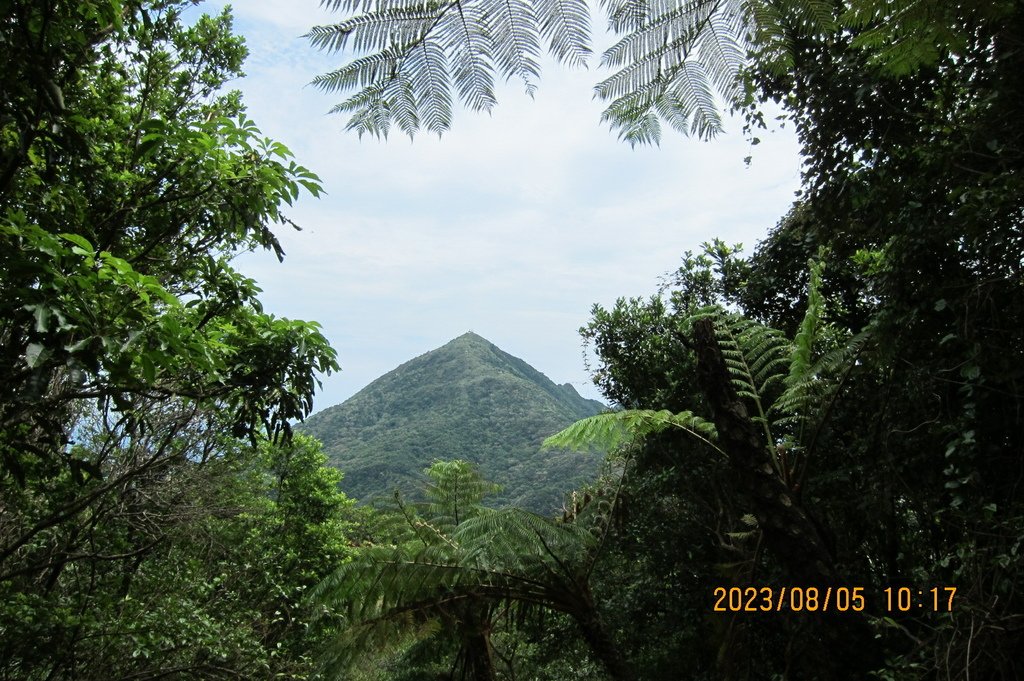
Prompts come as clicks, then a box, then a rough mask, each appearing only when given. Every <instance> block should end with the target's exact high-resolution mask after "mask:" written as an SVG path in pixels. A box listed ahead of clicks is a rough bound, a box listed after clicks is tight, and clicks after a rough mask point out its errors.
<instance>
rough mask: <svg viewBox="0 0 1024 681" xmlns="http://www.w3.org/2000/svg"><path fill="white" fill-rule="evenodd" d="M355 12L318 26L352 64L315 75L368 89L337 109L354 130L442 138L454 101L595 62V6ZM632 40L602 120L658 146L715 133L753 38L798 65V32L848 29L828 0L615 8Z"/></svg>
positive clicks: (484, 2)
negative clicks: (555, 68) (547, 58)
mask: <svg viewBox="0 0 1024 681" xmlns="http://www.w3.org/2000/svg"><path fill="white" fill-rule="evenodd" d="M321 4H323V5H324V6H326V7H328V8H330V9H332V10H335V11H339V12H342V13H344V14H345V18H343V19H342V20H341V21H339V22H337V23H335V24H331V25H327V26H316V27H314V28H312V29H311V30H310V31H309V33H308V34H307V35H306V37H307V38H308V39H309V40H310V42H311V43H312V44H313V45H314V46H315V47H317V48H319V49H322V50H324V51H327V52H339V53H344V54H345V56H346V57H347V58H348V59H349V61H348V62H347V63H346V64H345V65H343V66H341V67H340V68H338V69H336V70H335V71H332V72H330V73H328V74H325V75H323V76H319V77H317V78H316V79H314V80H313V84H314V85H316V86H317V87H319V88H321V89H323V90H326V91H329V92H335V91H338V92H350V91H355V93H354V95H353V96H351V97H350V98H349V99H348V100H346V101H345V102H343V103H342V104H340V105H338V106H336V107H335V108H334V109H333V111H335V112H343V113H348V114H350V115H351V117H350V120H349V125H348V127H349V128H350V129H354V130H356V131H357V132H359V133H360V134H362V133H364V132H368V133H371V134H373V135H377V136H386V135H387V133H388V131H389V130H390V128H391V126H392V125H397V126H398V127H399V129H401V130H402V131H403V132H405V133H407V134H409V135H412V134H414V133H416V132H417V131H419V130H421V129H423V130H427V131H428V132H432V133H437V134H439V135H440V134H441V133H443V132H444V131H445V130H447V129H448V128H449V127H450V126H451V121H452V112H453V104H454V103H455V100H456V99H457V100H458V101H461V102H462V103H463V104H465V105H466V106H467V107H469V108H470V109H473V110H476V111H489V110H490V109H491V108H492V107H493V106H494V104H495V103H496V98H495V93H494V82H495V77H496V76H497V77H500V78H503V79H505V80H510V79H513V80H519V81H521V82H522V83H523V84H524V87H525V89H526V91H527V92H528V93H532V92H533V90H534V88H535V87H536V84H537V80H538V79H539V77H540V59H541V56H542V54H543V52H545V51H546V52H548V53H549V54H551V55H552V56H553V57H554V58H555V59H557V60H558V61H560V62H564V63H567V64H569V65H571V66H586V64H587V60H588V58H589V57H590V54H591V48H590V20H591V14H590V12H591V9H590V7H589V6H588V4H587V2H586V1H585V0H535V1H534V0H440V1H438V0H324V1H323V2H322V3H321ZM600 4H601V7H602V9H603V10H604V12H605V14H606V15H607V18H608V25H609V28H610V29H611V30H612V32H613V33H615V34H616V35H617V36H619V40H618V41H617V42H616V43H615V44H614V45H612V46H611V47H610V48H608V49H607V50H606V51H605V52H604V54H603V55H602V57H601V64H602V65H603V66H607V67H609V68H611V69H612V70H613V73H612V75H611V76H609V77H608V78H606V79H604V80H603V81H601V82H600V83H598V84H597V86H596V87H595V91H596V93H597V95H598V97H600V98H601V99H603V100H605V101H607V102H608V106H607V108H606V109H605V111H604V113H603V115H602V119H603V120H604V121H607V122H608V123H610V125H611V126H612V128H613V129H615V130H616V131H618V133H619V135H620V137H621V138H623V139H625V140H626V141H628V142H630V143H631V144H635V143H637V142H641V143H650V142H654V143H657V142H658V141H659V140H660V139H661V126H662V123H667V124H668V125H669V126H670V127H671V128H673V129H675V130H677V131H679V132H682V133H683V134H693V135H697V136H699V137H704V138H707V137H711V136H713V135H715V134H716V133H718V132H719V131H720V130H721V129H722V118H721V110H722V108H723V107H729V106H731V105H733V104H735V103H736V102H737V101H738V99H739V96H740V86H739V73H740V71H741V69H742V68H743V67H744V66H745V64H746V59H747V55H748V52H750V51H751V48H752V44H751V40H753V42H754V44H756V45H757V54H758V57H759V58H760V59H764V60H766V61H768V62H769V63H770V64H774V65H777V66H778V67H779V68H785V67H786V66H787V65H788V64H789V63H790V61H787V60H790V56H789V54H790V50H789V46H788V44H787V42H786V40H787V38H786V37H785V36H786V31H785V30H784V27H785V26H792V25H794V24H796V25H799V26H802V27H803V29H804V30H806V31H816V30H826V29H831V28H834V26H835V24H836V19H835V17H834V16H833V12H834V10H833V8H832V6H831V3H829V2H826V1H825V0H783V1H782V2H779V0H658V1H657V2H652V1H650V0H602V1H601V3H600Z"/></svg>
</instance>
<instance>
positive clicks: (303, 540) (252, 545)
mask: <svg viewBox="0 0 1024 681" xmlns="http://www.w3.org/2000/svg"><path fill="white" fill-rule="evenodd" d="M190 4H192V3H189V2H174V1H164V0H160V1H156V2H144V3H139V2H121V1H119V0H87V1H85V2H76V3H64V2H50V1H43V2H39V1H37V0H32V1H21V0H11V1H6V2H3V3H2V4H0V7H2V9H0V45H2V49H0V62H2V69H0V242H2V248H0V603H2V605H0V642H2V643H0V676H2V677H3V678H10V679H62V678H69V679H70V678H74V679H122V678H123V679H129V678H131V679H150V678H189V679H193V678H229V677H230V678H240V677H241V678H269V677H272V676H277V675H279V676H280V677H283V678H292V677H303V676H306V675H307V674H308V673H309V672H310V671H311V670H312V668H313V654H312V651H313V648H314V647H315V644H316V641H315V639H312V638H310V637H309V636H307V635H306V633H305V621H304V619H303V616H302V615H301V614H299V612H298V604H299V602H300V600H301V597H302V593H303V591H304V590H305V589H306V588H307V587H309V586H311V585H312V584H314V583H316V581H318V580H319V578H320V576H322V575H323V574H325V573H326V572H327V571H328V570H329V569H330V568H332V567H333V566H334V565H336V564H337V562H338V561H339V560H341V559H343V557H344V556H345V553H346V547H345V540H344V536H345V534H344V523H343V520H342V518H343V515H344V514H346V513H348V511H347V510H346V509H347V507H348V502H347V500H346V499H345V498H344V496H343V495H341V494H340V493H339V492H338V491H337V481H338V477H339V476H338V475H337V473H335V472H334V471H333V470H331V469H328V468H325V465H324V464H325V462H324V457H323V455H322V454H321V453H320V452H319V448H318V445H317V444H316V443H314V442H312V441H308V440H305V439H302V440H295V441H291V442H289V434H290V427H289V422H290V421H292V420H294V419H297V418H301V417H302V416H304V415H305V414H306V413H308V412H309V410H310V408H311V405H312V396H313V391H314V388H315V387H316V384H317V379H316V377H315V374H314V372H315V371H322V372H323V371H331V370H333V369H336V368H337V365H336V363H335V356H334V352H333V350H332V349H331V348H330V347H329V346H328V345H327V342H326V340H325V339H324V338H323V336H322V335H321V334H320V333H319V330H318V327H317V325H316V324H314V323H307V322H301V321H292V320H287V319H278V318H275V317H273V316H271V315H269V314H266V313H264V312H263V310H262V308H261V306H260V303H259V300H258V298H257V294H258V293H259V289H258V288H257V286H256V284H255V282H253V281H252V280H250V279H248V278H246V277H244V276H242V275H241V274H239V273H238V272H236V271H235V270H233V269H232V267H231V266H230V265H229V261H230V259H231V258H232V257H233V256H234V255H236V254H238V253H240V252H243V251H246V250H251V249H255V248H266V249H270V250H272V251H275V252H276V253H277V254H278V255H279V256H280V255H281V249H280V246H279V244H278V242H277V239H276V238H275V237H274V234H273V232H272V231H271V227H272V226H274V225H275V224H280V223H287V218H286V217H285V216H284V215H283V214H282V213H281V207H282V206H283V205H284V204H287V203H290V202H291V201H293V200H294V199H295V198H296V197H297V196H298V195H299V191H300V190H301V189H303V188H305V190H307V191H308V192H310V193H311V194H313V195H316V194H318V193H319V191H320V187H319V184H318V181H317V178H316V176H314V175H313V174H312V173H310V172H309V171H307V170H306V169H304V168H303V167H301V166H299V165H297V164H296V163H295V162H294V161H292V160H291V155H290V153H289V151H288V150H287V149H286V148H284V147H283V146H282V145H280V144H278V143H275V142H273V141H271V140H268V139H264V138H262V137H261V136H260V134H259V131H258V130H257V129H256V127H255V126H254V124H253V123H252V122H251V121H249V120H248V119H247V118H246V117H245V115H244V109H243V107H242V104H241V102H240V99H239V96H238V94H237V93H228V92H224V91H223V89H222V87H223V85H224V84H225V83H226V82H227V81H228V80H230V79H232V78H235V77H237V76H238V75H240V68H241V63H242V60H243V58H244V57H245V48H244V46H243V45H242V42H241V40H240V39H239V38H238V37H236V36H234V35H232V33H231V19H230V16H229V15H228V14H227V13H224V14H222V15H220V16H217V17H209V16H204V17H202V18H200V19H198V20H197V21H196V22H195V23H194V24H193V25H191V26H188V25H185V24H184V23H183V22H182V21H181V17H180V10H181V9H182V8H184V7H186V6H188V5H190Z"/></svg>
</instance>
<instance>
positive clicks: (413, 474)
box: [300, 333, 605, 513]
mask: <svg viewBox="0 0 1024 681" xmlns="http://www.w3.org/2000/svg"><path fill="white" fill-rule="evenodd" d="M603 409H605V406H604V405H603V404H601V403H600V402H597V401H595V400H588V399H585V398H583V397H581V396H580V394H579V393H577V392H576V390H575V389H574V388H573V387H572V385H570V384H568V383H566V384H564V385H556V384H555V383H553V382H552V381H551V380H550V379H548V378H547V377H546V376H544V374H542V373H540V372H539V371H537V370H536V369H534V368H533V367H531V366H530V365H529V364H527V363H526V362H524V361H523V360H521V359H519V358H517V357H513V356H512V355H510V354H508V353H507V352H504V351H502V350H501V349H499V348H498V347H497V346H495V345H494V344H492V343H490V342H488V341H487V340H485V339H483V338H481V337H480V336H478V335H476V334H475V333H466V334H464V335H462V336H459V337H458V338H456V339H455V340H453V341H451V342H450V343H448V344H447V345H444V346H442V347H440V348H438V349H436V350H432V351H430V352H428V353H426V354H424V355H420V356H419V357H417V358H415V359H413V360H410V361H408V362H406V363H405V364H403V365H401V366H400V367H398V368H397V369H395V370H394V371H391V372H389V373H387V374H385V375H383V376H381V377H380V378H378V379H377V380H376V381H374V382H373V383H371V384H370V385H368V386H366V387H365V388H364V389H363V390H361V391H359V392H358V393H357V394H355V395H353V396H352V397H351V398H349V399H348V400H346V401H345V402H343V403H342V404H339V405H336V406H333V407H329V408H327V409H325V410H323V411H321V412H319V413H317V414H315V415H313V416H311V417H310V418H309V419H307V420H306V422H305V423H303V424H301V426H300V430H302V431H305V432H308V433H310V434H312V435H314V436H316V437H317V438H319V439H320V440H321V441H322V442H323V443H324V449H325V451H326V452H327V454H328V456H329V457H330V460H331V463H332V464H333V465H335V466H337V467H338V468H339V469H340V470H341V471H342V472H343V473H344V476H345V477H344V480H343V481H342V488H343V489H344V490H345V492H346V493H347V494H348V495H349V496H352V497H355V498H356V499H359V500H368V499H371V498H373V497H375V496H380V495H386V494H390V493H391V492H392V491H393V490H394V489H395V488H396V487H398V488H401V489H402V490H404V491H405V492H407V493H409V492H413V491H415V490H417V489H419V487H420V486H421V485H422V481H423V479H424V477H423V474H422V471H423V469H424V468H426V467H427V466H429V465H430V463H431V461H433V460H434V459H466V460H467V461H472V462H474V463H476V464H478V465H479V467H480V470H481V472H482V473H483V475H484V477H486V478H488V479H490V480H492V481H494V482H497V483H498V484H500V485H502V487H503V491H502V492H501V493H500V494H499V495H498V496H497V497H496V498H495V499H494V500H493V501H494V503H495V504H496V505H515V506H520V507H522V508H529V509H531V510H535V511H538V512H542V513H550V512H553V511H555V510H556V509H557V508H558V507H559V506H560V505H561V501H562V495H563V494H564V493H565V492H566V491H568V490H570V489H573V488H574V487H575V486H577V485H578V484H579V483H581V482H584V481H586V480H589V479H591V478H592V477H593V476H594V474H595V472H596V470H597V467H598V466H599V464H600V461H601V458H602V457H601V456H600V455H598V454H579V453H573V452H541V451H540V444H541V442H542V441H543V440H544V438H546V437H547V436H549V435H552V434H554V433H556V432H558V431H559V430H561V429H562V428H564V427H566V426H568V425H569V424H571V423H573V422H574V421H577V420H579V419H581V418H585V417H587V416H592V415H593V414H596V413H598V412H600V411H602V410H603Z"/></svg>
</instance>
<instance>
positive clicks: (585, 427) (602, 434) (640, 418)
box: [543, 409, 721, 451]
mask: <svg viewBox="0 0 1024 681" xmlns="http://www.w3.org/2000/svg"><path fill="white" fill-rule="evenodd" d="M669 429H679V430H685V431H686V432H688V433H690V435H692V436H694V437H696V438H697V439H698V440H701V441H702V442H704V443H706V444H708V445H709V446H711V447H712V448H714V449H716V450H718V447H717V446H715V444H714V440H715V439H716V438H717V433H716V432H715V426H714V424H712V423H711V422H710V421H707V420H705V419H703V418H701V417H699V416H697V415H696V414H694V413H692V412H689V411H684V412H680V413H678V414H674V413H672V412H670V411H668V410H661V411H654V410H650V409H627V410H623V411H611V412H605V413H603V414H597V415H596V416H591V417H589V418H585V419H582V420H580V421H577V422H576V423H574V424H572V425H571V426H569V427H568V428H566V429H564V430H562V431H561V432H558V433H556V434H554V435H552V436H551V437H549V438H547V439H546V440H544V444H543V447H545V448H555V447H559V448H565V449H575V450H586V449H590V448H599V449H606V450H608V451H613V450H615V449H618V448H619V447H621V446H622V445H624V444H627V443H629V442H632V441H634V440H639V439H642V438H644V437H647V436H649V435H653V434H655V433H660V432H662V431H665V430H669ZM718 451H721V450H718Z"/></svg>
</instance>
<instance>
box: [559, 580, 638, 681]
mask: <svg viewBox="0 0 1024 681" xmlns="http://www.w3.org/2000/svg"><path fill="white" fill-rule="evenodd" d="M579 597H580V604H579V607H577V608H574V610H573V612H572V613H571V614H572V616H573V619H575V620H576V623H577V624H578V625H579V627H580V630H581V631H582V633H583V638H584V640H586V642H587V645H588V646H590V650H591V651H592V652H593V653H594V655H595V656H596V657H597V659H599V660H601V663H602V664H604V668H605V671H607V672H608V676H610V677H611V678H613V679H615V681H635V679H636V674H634V673H633V668H632V667H630V666H629V665H628V664H627V663H626V660H625V658H623V657H622V653H621V652H620V651H619V647H618V646H617V645H616V644H615V641H614V640H612V637H611V634H610V633H608V630H607V629H606V628H605V626H604V621H603V620H602V619H601V613H599V612H598V611H597V606H596V605H595V604H594V599H593V598H592V597H591V595H590V589H589V588H587V587H586V586H584V587H583V592H582V593H581V594H579Z"/></svg>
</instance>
